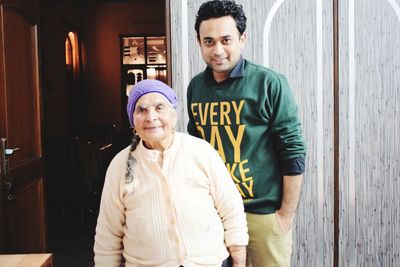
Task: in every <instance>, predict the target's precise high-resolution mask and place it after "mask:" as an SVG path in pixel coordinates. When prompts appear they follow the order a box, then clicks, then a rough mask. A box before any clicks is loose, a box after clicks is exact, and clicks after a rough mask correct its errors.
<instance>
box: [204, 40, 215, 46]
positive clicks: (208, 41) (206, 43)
mask: <svg viewBox="0 0 400 267" xmlns="http://www.w3.org/2000/svg"><path fill="white" fill-rule="evenodd" d="M204 44H205V45H208V46H209V45H212V44H213V41H211V40H205V41H204Z"/></svg>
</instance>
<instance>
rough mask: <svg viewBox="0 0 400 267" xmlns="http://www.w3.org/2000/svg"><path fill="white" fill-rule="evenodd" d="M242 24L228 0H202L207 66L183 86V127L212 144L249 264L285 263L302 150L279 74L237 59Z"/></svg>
mask: <svg viewBox="0 0 400 267" xmlns="http://www.w3.org/2000/svg"><path fill="white" fill-rule="evenodd" d="M245 28H246V16H245V14H244V12H243V9H242V6H241V5H237V4H236V3H235V2H234V1H218V0H217V1H208V2H205V3H203V4H202V5H201V7H200V9H199V10H198V14H197V17H196V23H195V29H196V32H197V39H198V43H199V46H200V49H201V53H202V56H203V59H204V61H205V62H206V64H207V68H206V70H205V71H203V72H201V73H200V74H198V75H197V76H195V77H194V78H193V79H192V80H191V82H190V84H189V87H188V93H187V100H188V110H189V124H188V132H189V133H190V134H192V135H195V136H198V137H201V138H203V139H205V140H207V141H208V142H210V143H211V145H213V146H214V148H215V149H216V150H217V151H218V152H219V154H220V156H221V157H222V159H223V160H224V162H225V164H226V167H227V168H228V170H229V172H230V174H231V177H232V179H233V180H234V182H235V184H236V187H237V189H238V190H239V192H240V194H241V195H242V198H243V201H244V205H245V210H246V215H247V223H248V228H249V235H250V241H249V245H248V246H247V254H248V266H253V267H263V266H290V258H291V253H292V223H293V220H294V217H295V211H296V208H297V204H298V199H299V194H300V189H301V184H302V179H303V177H302V173H303V172H304V157H305V153H306V148H305V144H304V141H303V136H302V132H301V126H300V121H299V118H298V109H297V105H296V103H295V101H294V99H293V96H292V93H291V90H290V88H289V85H288V83H287V80H286V78H285V77H284V76H283V75H281V74H278V73H276V72H274V71H272V70H270V69H267V68H265V67H263V66H259V65H256V64H254V63H251V62H249V61H247V60H244V59H243V58H242V56H241V51H242V48H243V47H244V44H245V41H246V38H247V34H246V32H245Z"/></svg>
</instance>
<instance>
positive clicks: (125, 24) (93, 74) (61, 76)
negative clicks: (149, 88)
mask: <svg viewBox="0 0 400 267" xmlns="http://www.w3.org/2000/svg"><path fill="white" fill-rule="evenodd" d="M166 10H167V7H166V3H165V1H163V0H150V1H141V0H132V1H100V0H99V1H90V3H86V2H85V1H61V0H60V1H56V3H55V2H54V1H50V0H43V3H42V28H41V53H42V57H41V58H42V64H43V68H42V69H43V73H42V77H43V106H44V129H43V130H44V154H45V159H46V188H47V209H48V224H49V231H48V233H49V234H48V240H49V249H48V250H49V251H50V252H53V253H54V254H55V256H54V263H55V265H54V266H55V267H57V266H93V252H92V251H93V249H92V248H93V240H94V239H93V238H94V230H95V225H96V219H97V212H98V208H99V204H100V196H101V189H102V183H103V181H104V175H105V171H106V168H107V166H108V164H109V162H110V160H111V159H112V157H113V156H114V155H115V154H116V153H117V152H119V151H120V150H121V149H122V148H123V147H125V146H127V145H129V142H130V129H129V128H127V124H126V123H125V122H124V119H125V118H126V115H125V114H124V112H125V111H124V110H125V108H124V107H123V101H126V100H123V99H122V98H121V88H122V86H121V70H120V66H121V57H120V39H119V38H120V36H122V35H131V34H133V35H158V34H162V35H166V32H168V31H167V30H166V25H167V24H166ZM71 33H72V34H71ZM74 44H76V47H77V51H78V52H79V54H78V56H77V57H74V56H73V46H74ZM76 58H77V59H76ZM74 60H75V61H74ZM74 62H75V63H74ZM74 64H75V65H74ZM167 64H168V63H167Z"/></svg>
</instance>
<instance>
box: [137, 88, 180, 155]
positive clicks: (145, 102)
mask: <svg viewBox="0 0 400 267" xmlns="http://www.w3.org/2000/svg"><path fill="white" fill-rule="evenodd" d="M133 121H134V124H135V130H136V132H137V134H138V135H139V137H140V138H141V139H142V140H143V142H144V144H145V146H146V147H147V148H149V149H156V150H164V149H166V148H168V147H169V146H170V145H171V143H172V141H173V138H174V136H173V129H174V127H175V125H176V121H177V114H176V111H175V109H174V108H173V107H172V105H171V104H170V102H169V101H168V100H167V99H166V98H165V97H164V96H163V95H162V94H159V93H148V94H145V95H143V96H141V97H140V98H139V99H138V101H137V102H136V106H135V110H134V111H133Z"/></svg>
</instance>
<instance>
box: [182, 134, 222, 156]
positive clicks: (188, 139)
mask: <svg viewBox="0 0 400 267" xmlns="http://www.w3.org/2000/svg"><path fill="white" fill-rule="evenodd" d="M177 136H178V137H179V139H180V146H181V147H182V148H183V149H184V150H188V151H189V152H190V151H191V152H195V153H196V152H202V153H210V152H212V153H214V152H215V151H214V148H213V147H212V146H211V145H210V144H209V143H208V142H207V141H205V140H203V139H201V138H199V137H196V136H192V135H190V134H187V133H182V132H179V133H177Z"/></svg>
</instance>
